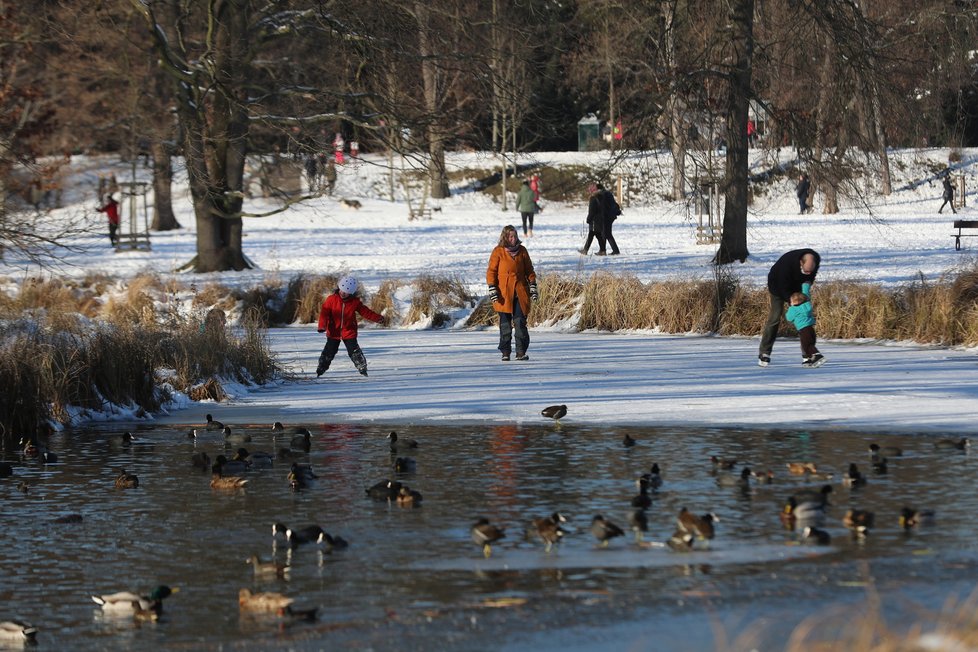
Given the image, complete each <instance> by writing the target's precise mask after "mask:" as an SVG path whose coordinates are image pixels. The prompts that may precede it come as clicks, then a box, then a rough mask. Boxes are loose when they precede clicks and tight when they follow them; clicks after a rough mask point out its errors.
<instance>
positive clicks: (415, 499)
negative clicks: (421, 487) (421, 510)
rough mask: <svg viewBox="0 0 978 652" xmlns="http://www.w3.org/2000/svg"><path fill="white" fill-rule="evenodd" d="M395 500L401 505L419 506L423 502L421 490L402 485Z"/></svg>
mask: <svg viewBox="0 0 978 652" xmlns="http://www.w3.org/2000/svg"><path fill="white" fill-rule="evenodd" d="M395 500H396V501H397V504H398V505H400V506H401V507H418V506H419V505H420V504H421V492H420V491H415V490H414V489H411V488H409V487H407V486H406V485H401V488H400V489H398V491H397V498H396V499H395Z"/></svg>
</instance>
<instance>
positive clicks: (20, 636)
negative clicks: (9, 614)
mask: <svg viewBox="0 0 978 652" xmlns="http://www.w3.org/2000/svg"><path fill="white" fill-rule="evenodd" d="M36 639H37V628H36V627H34V626H33V625H29V624H27V623H25V622H23V621H20V620H3V621H0V641H5V642H8V643H16V642H18V641H20V642H23V643H35V642H36Z"/></svg>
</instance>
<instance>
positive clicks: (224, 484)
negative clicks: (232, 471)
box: [211, 464, 248, 490]
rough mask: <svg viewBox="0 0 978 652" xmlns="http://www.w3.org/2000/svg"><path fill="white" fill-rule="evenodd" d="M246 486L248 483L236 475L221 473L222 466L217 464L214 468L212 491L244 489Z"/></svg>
mask: <svg viewBox="0 0 978 652" xmlns="http://www.w3.org/2000/svg"><path fill="white" fill-rule="evenodd" d="M246 484H248V481H247V480H246V479H245V478H242V477H240V476H236V475H223V474H222V473H221V467H220V465H218V464H215V465H214V466H213V468H212V473H211V489H217V490H228V489H242V488H244V486H245V485H246Z"/></svg>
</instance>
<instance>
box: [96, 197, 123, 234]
mask: <svg viewBox="0 0 978 652" xmlns="http://www.w3.org/2000/svg"><path fill="white" fill-rule="evenodd" d="M96 210H97V211H98V212H99V213H105V216H106V217H107V218H108V219H109V242H111V243H112V246H113V247H116V246H118V244H119V202H118V201H117V200H116V198H115V194H114V193H109V194H108V195H106V197H105V203H104V204H103V205H102V206H99V207H98V208H96Z"/></svg>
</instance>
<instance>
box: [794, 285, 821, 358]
mask: <svg viewBox="0 0 978 652" xmlns="http://www.w3.org/2000/svg"><path fill="white" fill-rule="evenodd" d="M806 285H807V286H808V287H805V286H806ZM810 288H811V286H810V285H808V284H807V283H806V284H804V285H803V286H802V292H794V293H792V295H791V307H789V308H788V311H787V312H786V313H785V317H787V319H788V321H790V322H791V323H792V324H794V325H795V328H797V329H798V339H799V340H800V341H801V355H802V361H801V366H803V367H807V368H813V367H821V366H822V364H824V363H825V356H823V355H822V354H821V353H819V352H818V349H817V348H815V312H814V311H813V310H812V302H811V301H809V299H808V293H806V292H804V290H808V292H811V289H810Z"/></svg>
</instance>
